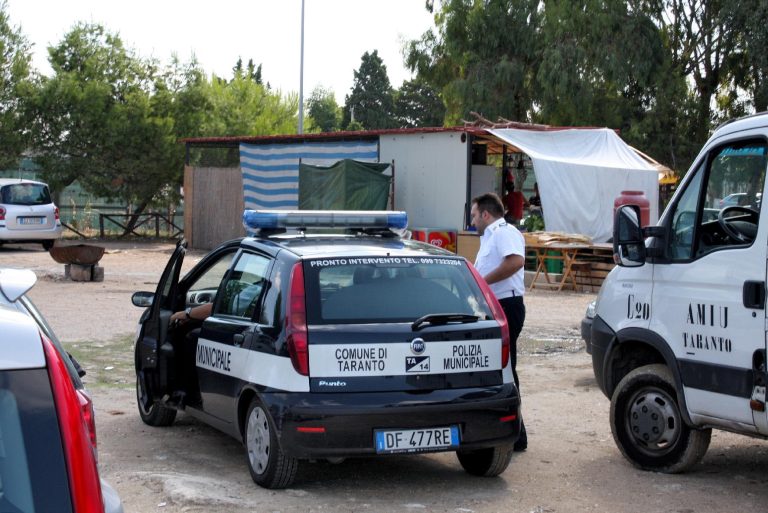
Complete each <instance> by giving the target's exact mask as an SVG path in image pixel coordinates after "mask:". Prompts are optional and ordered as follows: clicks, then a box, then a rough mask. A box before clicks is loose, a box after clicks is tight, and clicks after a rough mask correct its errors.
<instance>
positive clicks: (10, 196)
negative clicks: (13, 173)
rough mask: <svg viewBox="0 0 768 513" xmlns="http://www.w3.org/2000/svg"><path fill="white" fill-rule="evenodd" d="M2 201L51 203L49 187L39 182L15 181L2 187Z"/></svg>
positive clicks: (8, 202) (0, 197) (9, 203)
mask: <svg viewBox="0 0 768 513" xmlns="http://www.w3.org/2000/svg"><path fill="white" fill-rule="evenodd" d="M0 203H5V204H6V205H47V204H49V203H51V194H50V192H48V187H47V186H46V185H43V184H39V183H15V184H11V185H6V186H4V187H2V188H1V189H0Z"/></svg>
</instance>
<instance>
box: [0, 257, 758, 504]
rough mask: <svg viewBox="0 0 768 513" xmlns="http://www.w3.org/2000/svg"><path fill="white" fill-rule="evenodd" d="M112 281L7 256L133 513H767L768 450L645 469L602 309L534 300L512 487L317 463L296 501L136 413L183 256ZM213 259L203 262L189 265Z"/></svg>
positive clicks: (195, 436)
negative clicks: (136, 356)
mask: <svg viewBox="0 0 768 513" xmlns="http://www.w3.org/2000/svg"><path fill="white" fill-rule="evenodd" d="M103 245H104V246H106V247H107V253H106V254H105V255H104V258H103V259H102V261H101V265H102V266H103V267H104V270H105V279H104V281H103V282H101V283H75V282H71V281H68V280H65V279H64V271H63V266H61V265H59V264H56V263H55V262H54V261H53V260H52V259H51V258H50V256H49V255H48V254H47V253H45V252H43V251H42V250H39V249H37V248H38V247H37V246H32V245H28V246H27V245H19V246H3V247H0V267H26V268H31V269H32V270H34V271H35V273H36V274H37V276H38V278H39V281H38V283H37V285H36V286H35V288H34V289H33V290H32V291H31V293H30V296H31V297H32V299H33V300H34V301H35V303H36V304H37V305H38V307H39V308H40V309H41V310H42V311H43V313H44V314H45V316H46V317H47V319H48V321H49V322H50V324H51V325H52V326H53V328H54V330H55V331H56V332H57V333H58V336H59V338H60V339H62V341H63V342H65V345H67V347H68V348H69V349H70V350H71V351H72V352H73V354H75V356H76V357H77V358H78V359H79V360H80V362H81V364H82V365H83V366H84V367H85V368H86V370H87V371H88V375H87V376H86V378H85V381H86V386H87V387H88V388H89V390H90V391H91V393H92V395H93V398H94V403H95V406H96V419H97V426H98V438H99V464H100V469H101V474H102V477H104V478H105V479H106V480H108V481H109V482H111V483H112V485H113V486H114V487H115V488H116V489H117V490H118V492H119V493H120V495H121V497H122V499H123V502H124V505H125V510H126V512H128V513H144V512H168V513H171V512H227V513H241V512H251V511H256V512H278V511H279V512H293V511H301V512H322V511H329V512H331V511H332V512H336V511H350V512H352V511H364V512H388V511H409V512H410V511H430V512H431V511H450V512H460V513H472V512H478V513H481V512H495V511H504V512H510V511H512V512H518V511H519V512H530V513H561V512H583V511H594V512H638V513H639V512H644V513H645V512H676V513H693V512H696V513H699V512H725V511H766V510H767V509H768V508H767V507H766V504H767V503H768V486H767V485H768V476H766V474H765V469H766V468H768V444H766V443H765V442H763V441H761V440H756V439H751V438H747V437H743V436H738V435H733V434H729V433H724V432H715V433H714V434H713V438H712V444H711V446H710V449H709V452H708V453H707V455H706V456H705V458H704V460H703V462H702V463H701V464H699V466H697V467H696V468H695V469H694V470H693V471H692V472H690V473H688V474H684V475H664V474H656V473H649V472H642V471H639V470H636V469H634V468H633V467H631V466H630V465H629V464H628V463H627V462H626V461H625V460H624V458H623V457H622V456H621V454H620V453H619V451H618V449H617V448H616V446H615V444H614V442H613V438H612V436H611V432H610V427H609V425H608V420H607V416H608V409H609V401H608V400H607V399H606V398H605V397H604V396H603V395H602V393H601V392H600V391H599V390H598V388H597V386H596V384H595V382H594V378H593V374H592V366H591V359H590V357H589V355H587V354H586V353H585V351H584V349H583V343H582V342H581V340H580V335H579V322H580V320H581V318H582V316H583V313H584V309H585V308H586V305H587V304H588V303H589V301H591V300H592V298H593V296H592V295H590V294H581V293H569V292H563V293H554V292H539V291H534V292H533V293H531V294H529V295H527V296H526V305H527V319H526V324H525V328H524V330H523V334H522V338H521V342H520V363H519V365H518V371H519V374H520V379H521V383H522V394H523V411H524V414H525V419H526V425H527V427H528V431H529V448H528V451H527V452H524V453H519V454H516V455H515V456H514V459H513V461H512V464H511V465H510V467H509V468H508V469H507V471H506V472H505V473H504V474H503V475H502V476H500V477H498V478H491V479H484V478H475V477H471V476H469V475H468V474H465V473H464V472H463V471H462V470H461V467H460V466H459V464H458V461H457V460H456V458H455V456H454V455H453V454H450V453H440V454H432V455H424V456H416V457H413V456H394V457H388V458H378V459H359V460H347V461H345V462H343V463H341V464H337V465H332V464H330V463H325V462H318V463H304V464H302V466H300V469H299V474H298V477H297V479H296V482H295V484H294V485H293V487H292V488H290V489H288V490H282V491H269V490H264V489H261V488H259V487H257V486H256V485H254V484H253V482H252V481H251V479H250V476H249V474H248V470H247V467H246V464H245V460H244V451H243V449H242V446H241V445H240V444H239V443H238V442H236V441H235V440H233V439H231V438H229V437H227V436H226V435H223V434H221V433H219V432H217V431H215V430H213V429H212V428H209V427H207V426H206V425H204V424H201V423H199V422H197V421H196V420H194V419H191V418H190V417H188V416H185V415H183V414H182V415H180V416H179V417H178V420H177V421H176V423H175V424H174V425H173V426H172V427H170V428H150V427H148V426H146V425H144V424H143V423H142V422H141V420H140V419H139V416H138V414H137V412H136V407H135V399H134V398H135V396H134V388H133V379H134V374H133V360H132V351H133V338H134V336H135V331H136V327H137V322H138V318H139V316H140V314H141V310H140V309H139V308H136V307H134V306H132V305H131V302H130V296H131V294H132V293H133V292H135V291H137V290H154V288H155V284H156V282H157V279H158V278H159V276H160V273H161V272H162V269H163V267H164V265H165V263H166V261H167V258H168V256H169V254H170V253H171V251H172V248H173V246H172V245H171V244H167V243H114V242H109V243H104V244H103ZM202 255H203V253H200V252H192V253H191V254H189V255H188V257H187V259H186V262H185V267H186V268H187V269H188V268H190V267H191V266H192V265H193V264H194V263H195V262H196V261H198V260H199V259H200V258H201V257H202Z"/></svg>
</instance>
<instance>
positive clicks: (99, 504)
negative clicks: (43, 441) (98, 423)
mask: <svg viewBox="0 0 768 513" xmlns="http://www.w3.org/2000/svg"><path fill="white" fill-rule="evenodd" d="M40 338H41V339H42V341H43V348H44V350H45V359H46V361H47V363H48V375H49V377H50V379H51V388H52V389H53V397H54V402H55V403H56V413H57V414H58V417H59V427H60V429H61V438H62V442H63V444H64V453H65V455H66V460H67V471H68V473H69V488H70V492H71V495H72V504H73V506H74V511H75V512H76V513H97V512H98V513H104V503H103V500H102V496H101V484H100V482H99V471H98V468H97V466H96V446H95V444H96V432H95V430H94V429H93V428H94V427H95V426H94V424H93V406H92V404H91V401H90V399H89V398H87V396H86V395H85V394H83V393H79V392H78V391H77V390H75V387H74V385H73V384H72V379H71V378H70V376H69V372H68V371H67V367H66V365H65V364H64V362H63V361H62V360H61V356H60V355H59V352H58V351H56V348H54V347H53V343H51V341H50V340H48V338H47V337H46V336H45V335H43V334H42V333H41V334H40ZM86 410H87V411H88V412H89V413H88V415H89V418H86V416H85V414H84V412H85V411H86Z"/></svg>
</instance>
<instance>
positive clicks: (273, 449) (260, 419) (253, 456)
mask: <svg viewBox="0 0 768 513" xmlns="http://www.w3.org/2000/svg"><path fill="white" fill-rule="evenodd" d="M245 455H246V460H247V461H248V470H249V471H250V472H251V478H252V479H253V481H254V482H255V483H256V484H257V485H259V486H263V487H264V488H270V489H277V488H286V487H288V486H290V485H291V484H292V483H293V480H294V479H295V478H296V471H297V470H298V467H299V462H298V460H296V458H291V457H289V456H286V455H285V453H283V450H282V449H281V448H280V444H279V442H278V440H277V432H276V430H275V425H274V423H273V422H272V419H271V418H270V416H269V413H267V410H266V409H265V408H264V407H263V405H262V404H261V402H259V401H258V400H257V399H254V400H253V401H252V402H251V406H250V407H249V408H248V415H247V417H246V419H245Z"/></svg>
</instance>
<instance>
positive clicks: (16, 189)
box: [0, 178, 62, 249]
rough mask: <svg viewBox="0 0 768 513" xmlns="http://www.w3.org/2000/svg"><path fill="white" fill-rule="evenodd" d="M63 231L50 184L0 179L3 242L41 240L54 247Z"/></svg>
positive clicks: (1, 242)
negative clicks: (49, 187)
mask: <svg viewBox="0 0 768 513" xmlns="http://www.w3.org/2000/svg"><path fill="white" fill-rule="evenodd" d="M61 232H62V226H61V220H60V219H59V208H58V207H57V206H56V205H54V204H53V200H52V199H51V193H50V191H49V190H48V185H46V184H44V183H42V182H36V181H33V180H23V179H15V178H0V244H3V243H6V242H39V243H41V244H42V245H43V248H45V249H51V248H52V247H53V243H54V241H55V240H56V239H58V238H59V237H60V236H61Z"/></svg>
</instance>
